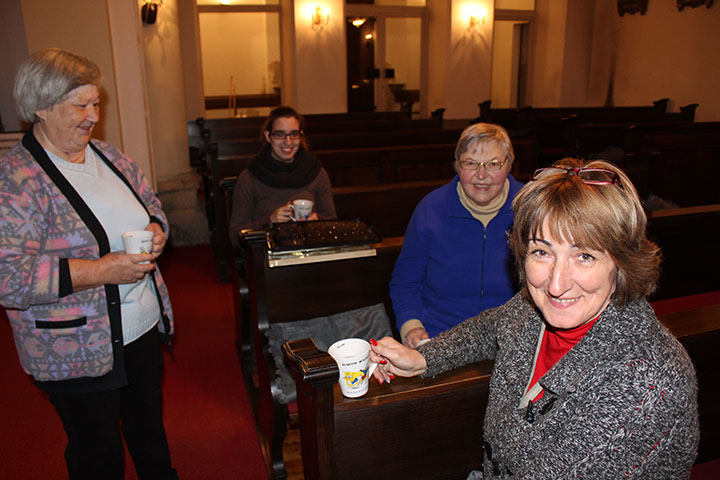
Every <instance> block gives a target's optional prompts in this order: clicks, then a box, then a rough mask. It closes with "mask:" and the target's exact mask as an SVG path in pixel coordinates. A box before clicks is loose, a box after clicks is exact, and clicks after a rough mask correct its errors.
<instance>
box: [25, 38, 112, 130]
mask: <svg viewBox="0 0 720 480" xmlns="http://www.w3.org/2000/svg"><path fill="white" fill-rule="evenodd" d="M101 81H102V72H101V71H100V67H98V66H97V64H95V63H94V62H91V61H90V60H88V59H87V58H85V57H83V56H80V55H77V54H75V53H73V52H69V51H67V50H63V49H60V48H46V49H44V50H40V51H38V52H35V53H33V54H32V55H30V56H29V57H28V58H27V59H26V60H25V61H24V62H23V63H22V65H20V68H19V69H18V72H17V75H16V76H15V88H14V89H13V100H14V101H15V107H16V108H17V111H18V114H19V116H20V119H21V120H23V121H25V122H32V123H36V122H38V121H40V119H39V118H38V117H37V116H36V115H35V112H37V111H38V110H46V109H48V108H50V107H52V106H53V105H56V104H58V103H60V102H61V101H62V100H64V99H65V97H66V95H67V94H68V93H70V92H72V91H73V90H75V89H76V88H78V87H82V86H83V85H95V86H99V85H100V82H101Z"/></svg>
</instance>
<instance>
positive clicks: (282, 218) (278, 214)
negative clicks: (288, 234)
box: [270, 204, 292, 223]
mask: <svg viewBox="0 0 720 480" xmlns="http://www.w3.org/2000/svg"><path fill="white" fill-rule="evenodd" d="M290 220H292V208H290V204H288V205H283V206H282V207H280V208H278V209H277V210H275V211H274V212H273V213H272V214H271V215H270V221H271V222H272V223H285V222H289V221H290Z"/></svg>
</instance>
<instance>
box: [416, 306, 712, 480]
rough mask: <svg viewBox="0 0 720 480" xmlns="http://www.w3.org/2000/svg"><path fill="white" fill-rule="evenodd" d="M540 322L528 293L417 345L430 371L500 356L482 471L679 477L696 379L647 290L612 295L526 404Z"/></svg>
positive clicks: (694, 421) (694, 433) (690, 438)
mask: <svg viewBox="0 0 720 480" xmlns="http://www.w3.org/2000/svg"><path fill="white" fill-rule="evenodd" d="M541 330H542V319H541V317H540V314H539V312H538V310H537V309H536V308H535V306H534V304H533V303H532V301H531V300H530V299H529V298H528V297H527V296H526V294H525V293H523V292H521V293H518V294H517V295H516V296H515V297H513V298H512V299H511V300H510V301H509V302H507V303H506V304H505V305H503V306H501V307H498V308H495V309H492V310H488V311H486V312H483V313H481V314H480V315H478V316H477V317H474V318H471V319H469V320H467V321H465V322H464V323H462V324H460V325H458V326H457V327H455V328H453V329H451V330H448V331H446V332H443V333H442V334H440V335H439V336H438V337H436V338H435V339H433V341H431V342H429V343H427V344H425V345H423V346H422V347H420V348H419V351H420V352H421V353H422V354H423V356H424V357H425V359H426V360H427V372H426V373H425V376H434V375H437V374H438V373H441V372H443V371H446V370H449V369H452V368H454V367H457V366H460V365H465V364H468V363H472V362H476V361H480V360H485V359H492V358H494V359H495V366H494V370H493V375H492V379H491V381H490V394H489V399H488V406H487V411H486V415H485V424H484V452H485V459H484V464H483V478H484V479H485V480H489V479H503V478H513V479H521V478H535V479H564V478H585V479H605V478H607V479H619V478H638V479H639V478H643V479H681V478H688V477H689V475H690V468H691V466H692V464H693V462H694V460H695V456H696V454H697V448H698V441H699V436H700V434H699V426H698V412H697V382H696V379H695V370H694V368H693V365H692V362H691V361H690V358H689V357H688V355H687V352H685V350H684V348H683V347H682V345H680V343H679V342H678V341H677V339H675V337H673V336H672V334H671V333H670V332H669V331H668V330H667V329H666V328H665V327H664V326H663V325H662V324H660V322H659V321H658V320H657V318H656V317H655V314H654V312H653V310H652V308H651V307H650V305H649V304H648V302H647V301H645V300H639V301H635V302H631V303H629V304H626V305H625V306H623V307H618V306H617V305H615V304H610V305H609V306H608V307H607V308H606V310H605V311H604V312H603V313H602V315H601V316H600V318H598V320H597V321H596V322H595V324H594V325H593V327H592V328H591V329H590V330H589V331H588V333H587V334H586V335H585V337H583V338H582V340H580V342H579V343H577V345H575V346H574V347H573V348H572V349H571V350H570V351H569V352H568V353H567V354H565V356H564V357H562V358H561V359H560V360H559V361H558V363H557V364H555V366H553V367H552V368H551V369H550V370H549V371H548V372H547V373H546V374H545V375H544V376H543V377H542V378H541V379H540V384H541V385H542V387H543V388H544V390H545V394H544V396H543V398H541V399H540V400H538V401H537V402H536V403H535V404H531V405H530V407H528V408H519V401H520V398H521V397H522V396H523V394H524V393H525V391H526V390H527V387H528V381H529V379H530V373H531V370H532V364H533V360H534V356H535V352H536V348H537V344H538V339H539V336H540V333H541Z"/></svg>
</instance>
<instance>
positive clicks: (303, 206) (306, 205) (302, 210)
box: [289, 199, 313, 222]
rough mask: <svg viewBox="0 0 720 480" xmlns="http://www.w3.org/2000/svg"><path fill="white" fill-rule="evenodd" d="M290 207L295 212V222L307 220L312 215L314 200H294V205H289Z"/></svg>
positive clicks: (293, 217) (293, 216)
mask: <svg viewBox="0 0 720 480" xmlns="http://www.w3.org/2000/svg"><path fill="white" fill-rule="evenodd" d="M289 207H290V208H291V209H292V212H293V215H292V219H293V220H295V221H296V222H297V221H300V220H307V219H308V217H309V216H310V214H311V213H312V208H313V202H312V200H303V199H299V200H294V201H293V202H292V205H289Z"/></svg>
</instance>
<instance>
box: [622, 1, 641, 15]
mask: <svg viewBox="0 0 720 480" xmlns="http://www.w3.org/2000/svg"><path fill="white" fill-rule="evenodd" d="M647 4H648V0H617V7H618V13H619V14H620V16H621V17H622V16H623V15H625V14H626V13H631V14H632V13H638V12H640V15H645V12H647Z"/></svg>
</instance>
